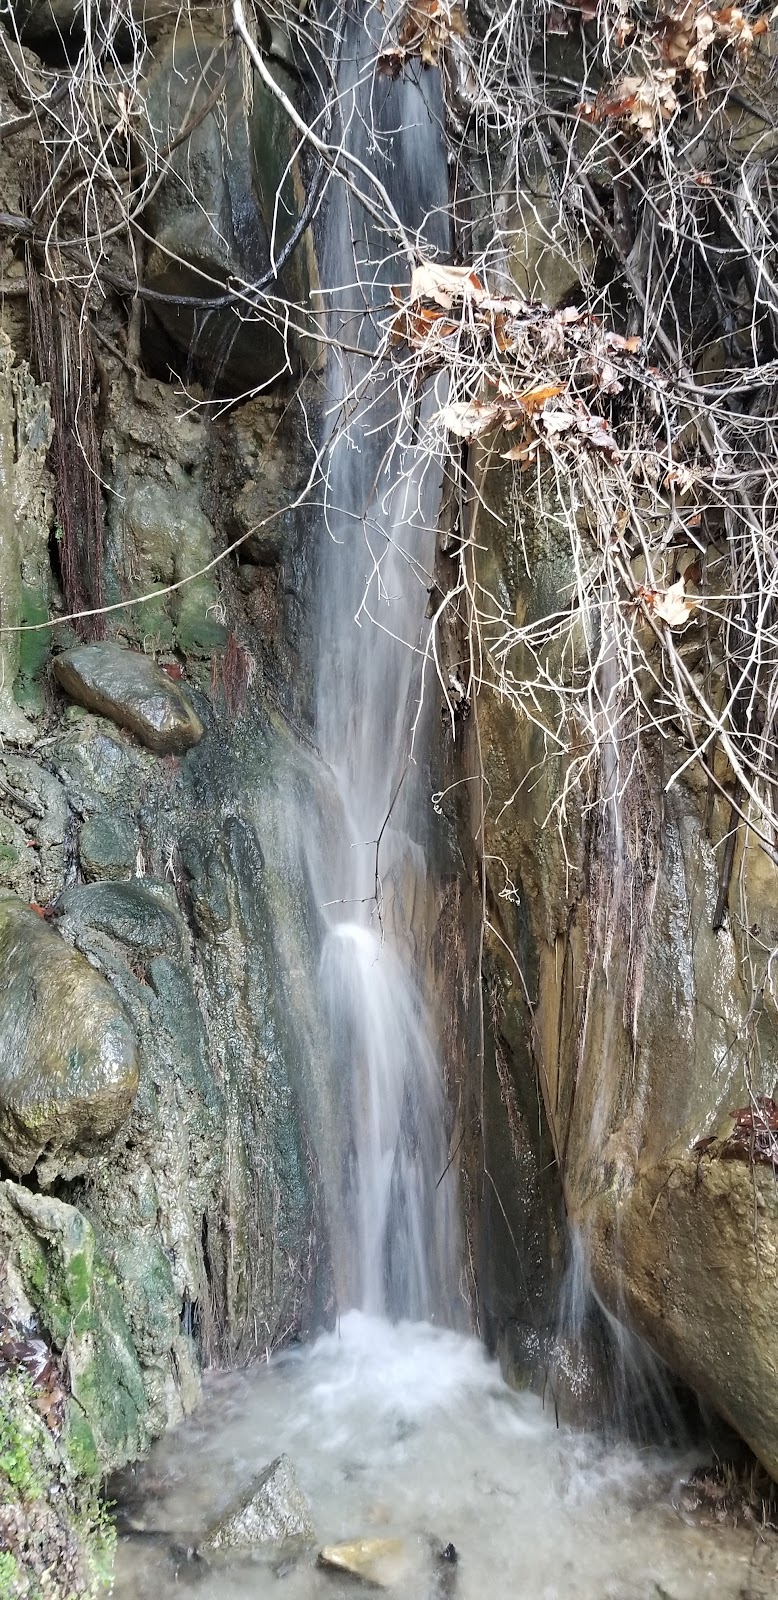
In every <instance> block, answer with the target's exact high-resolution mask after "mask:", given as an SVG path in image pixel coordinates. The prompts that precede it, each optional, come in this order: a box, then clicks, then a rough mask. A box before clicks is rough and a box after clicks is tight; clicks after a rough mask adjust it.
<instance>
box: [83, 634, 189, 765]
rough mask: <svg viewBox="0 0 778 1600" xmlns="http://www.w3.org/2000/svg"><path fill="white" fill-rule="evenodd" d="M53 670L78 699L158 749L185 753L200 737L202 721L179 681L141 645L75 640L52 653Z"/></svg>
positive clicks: (154, 748) (151, 748)
mask: <svg viewBox="0 0 778 1600" xmlns="http://www.w3.org/2000/svg"><path fill="white" fill-rule="evenodd" d="M54 672H55V675H56V678H57V681H58V683H59V684H60V686H61V687H62V688H63V689H64V690H65V691H66V693H67V694H69V695H70V696H71V698H72V699H73V700H76V701H78V703H79V705H82V706H86V708H87V710H89V711H97V712H99V714H100V715H101V716H104V717H110V718H111V720H112V721H113V722H115V723H117V724H118V726H119V727H120V728H129V729H130V731H131V732H132V733H134V734H136V736H137V737H138V738H139V739H140V741H141V743H142V744H145V745H146V746H147V747H148V749H149V750H153V751H155V753H156V754H157V755H183V754H184V753H185V752H186V751H187V750H190V749H191V747H192V745H195V744H198V743H199V741H200V739H202V736H203V726H202V723H201V722H200V719H199V717H198V716H197V714H196V712H195V711H194V710H193V708H192V706H191V705H190V703H189V700H188V699H187V696H186V695H185V694H184V692H183V690H182V689H181V688H180V686H179V684H177V683H175V682H174V681H173V680H172V679H171V678H169V677H168V676H167V674H166V673H164V672H162V670H161V669H160V668H159V667H157V666H156V665H155V663H154V662H153V661H152V660H151V659H150V657H149V656H145V655H142V654H141V653H140V652H139V651H135V650H124V649H123V648H122V647H121V646H120V645H117V644H84V645H78V646H77V647H76V649H75V650H66V651H65V653H64V654H63V655H61V656H57V657H56V658H55V661H54Z"/></svg>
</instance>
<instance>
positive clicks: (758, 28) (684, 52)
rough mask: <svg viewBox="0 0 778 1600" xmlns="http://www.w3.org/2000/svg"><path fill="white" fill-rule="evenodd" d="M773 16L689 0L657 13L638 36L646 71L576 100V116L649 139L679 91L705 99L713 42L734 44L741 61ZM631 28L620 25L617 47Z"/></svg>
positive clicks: (629, 39) (668, 114)
mask: <svg viewBox="0 0 778 1600" xmlns="http://www.w3.org/2000/svg"><path fill="white" fill-rule="evenodd" d="M776 14H777V13H776V11H771V12H765V13H763V14H762V15H760V16H759V17H749V16H747V14H746V13H745V12H744V11H742V10H741V9H740V7H739V6H724V7H723V8H722V9H721V10H716V11H714V10H712V9H711V8H710V7H709V6H707V5H705V4H699V3H697V0H688V3H687V4H685V5H682V6H679V7H677V8H676V9H675V10H673V11H670V12H666V13H664V14H662V15H660V16H659V17H658V19H657V20H656V21H655V22H654V23H653V24H652V25H651V27H650V29H649V31H648V33H647V35H646V36H645V37H642V38H641V41H640V42H641V44H642V46H643V54H644V59H645V61H646V63H647V65H646V68H645V71H644V72H642V73H630V74H627V75H625V76H624V77H622V78H620V79H619V80H618V81H617V83H615V84H614V85H612V86H611V87H609V88H608V89H604V90H601V92H600V93H599V94H598V95H597V97H596V99H594V100H583V101H581V103H580V104H579V106H578V107H577V111H578V114H579V116H581V117H583V119H584V120H585V121H588V122H594V123H599V122H603V121H605V120H615V121H617V122H622V123H623V124H624V125H625V126H626V127H627V128H630V129H632V130H633V131H634V132H636V133H639V134H640V135H641V136H642V137H643V138H645V139H651V138H653V137H654V135H655V133H656V131H657V128H659V127H660V126H661V125H662V124H663V123H667V122H669V121H670V120H671V119H672V117H673V116H674V115H675V113H676V111H677V110H678V107H679V95H681V94H682V93H683V92H685V91H690V92H691V95H692V97H693V99H694V101H695V102H699V101H701V100H703V99H704V98H705V95H706V92H707V85H708V80H709V76H710V72H711V50H712V47H713V45H714V44H717V43H719V44H722V45H724V46H732V47H734V50H735V53H736V55H737V57H738V59H739V60H740V61H743V60H745V59H746V58H747V56H748V55H749V54H750V52H751V50H752V48H753V46H754V42H755V40H757V39H758V38H759V37H760V36H761V35H762V34H764V33H766V32H767V30H768V28H769V27H770V23H771V22H772V20H773V18H774V17H775V16H776ZM584 20H587V19H586V18H585V17H584ZM635 31H636V24H635V23H633V22H626V23H624V24H622V28H621V32H620V35H619V38H618V41H617V42H618V43H619V44H620V45H622V46H623V45H626V44H628V43H632V41H633V36H634V34H635Z"/></svg>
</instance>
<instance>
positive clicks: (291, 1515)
mask: <svg viewBox="0 0 778 1600" xmlns="http://www.w3.org/2000/svg"><path fill="white" fill-rule="evenodd" d="M315 1537H316V1534H315V1532H314V1527H313V1523H312V1521H311V1512H310V1507H309V1505H308V1501H307V1500H306V1498H305V1495H304V1494H303V1492H302V1489H301V1488H300V1486H299V1484H298V1482H297V1478H296V1476H295V1470H294V1466H293V1465H292V1462H291V1461H290V1459H289V1457H288V1456H277V1457H276V1459H275V1461H271V1462H270V1465H269V1466H267V1467H264V1468H263V1470H262V1472H261V1473H260V1474H259V1477H258V1478H255V1479H254V1481H253V1483H252V1484H251V1485H250V1487H249V1489H248V1490H247V1492H246V1493H245V1494H244V1496H243V1498H242V1500H241V1501H240V1503H239V1504H238V1505H237V1506H235V1507H234V1508H233V1509H232V1510H231V1511H228V1512H227V1514H226V1516H224V1517H222V1518H221V1519H220V1521H219V1522H217V1523H216V1524H215V1525H214V1527H213V1528H211V1529H210V1530H209V1532H208V1533H207V1534H206V1537H205V1539H204V1540H203V1548H204V1549H206V1550H229V1549H234V1548H239V1547H240V1546H241V1545H257V1544H282V1543H285V1542H286V1541H287V1540H290V1539H295V1540H302V1541H306V1542H311V1543H312V1542H313V1540H314V1539H315Z"/></svg>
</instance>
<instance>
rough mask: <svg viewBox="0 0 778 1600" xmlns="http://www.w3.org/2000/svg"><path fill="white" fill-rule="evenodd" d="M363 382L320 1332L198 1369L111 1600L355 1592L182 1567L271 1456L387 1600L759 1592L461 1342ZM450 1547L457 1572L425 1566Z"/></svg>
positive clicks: (631, 1459) (395, 657)
mask: <svg viewBox="0 0 778 1600" xmlns="http://www.w3.org/2000/svg"><path fill="white" fill-rule="evenodd" d="M357 36H358V30H357V29H354V30H353V31H352V35H351V38H350V41H347V48H346V49H345V51H344V72H345V73H346V74H348V73H350V74H351V77H350V78H349V79H347V82H346V84H345V86H343V85H342V88H343V89H344V101H343V104H344V120H345V121H347V122H350V124H351V127H350V134H349V138H350V143H351V147H352V149H354V150H356V152H357V153H358V154H359V155H360V156H361V158H362V159H372V160H373V161H374V162H376V163H377V165H378V168H379V170H380V173H381V177H382V180H383V181H384V182H385V183H386V184H387V187H388V188H389V190H390V193H391V194H392V196H393V198H394V200H395V204H396V205H397V208H398V210H399V211H401V212H402V215H403V218H404V220H405V223H406V226H407V227H408V229H409V230H410V231H411V233H414V232H416V231H417V230H418V236H419V238H420V239H422V240H424V241H425V242H426V247H427V248H435V247H436V246H437V247H441V248H445V243H446V239H445V233H444V232H443V227H444V225H443V223H442V221H441V219H442V217H443V215H444V210H445V205H446V201H447V176H446V165H445V160H444V155H443V148H442V141H441V136H440V130H439V125H438V122H437V120H436V116H435V104H434V100H433V99H432V98H431V97H432V95H433V93H434V91H433V90H432V89H431V88H430V82H431V80H432V79H433V78H434V74H429V75H428V80H429V81H428V80H425V84H424V88H423V89H420V88H419V87H418V86H416V85H415V84H413V83H412V82H410V81H406V80H400V81H399V82H398V83H396V84H394V85H391V86H388V85H384V86H383V89H382V92H381V97H380V98H381V103H380V104H379V103H378V101H377V98H376V95H375V93H373V97H372V99H371V98H370V93H369V91H368V92H366V93H362V92H361V91H360V92H358V93H354V95H353V96H352V97H351V98H349V93H350V86H353V84H354V83H355V82H356V79H357V77H358V76H359V70H360V68H359V61H358V59H357V55H358V48H357V45H356V42H355V41H356V40H357ZM349 46H350V47H349ZM373 118H374V119H375V126H373V127H372V128H371V126H370V124H371V120H372V119H373ZM398 129H402V134H401V136H400V135H399V134H395V136H394V137H392V131H393V130H398ZM392 248H393V247H392V246H391V245H389V244H388V243H387V240H386V239H385V238H380V237H379V236H378V235H377V233H376V230H375V228H374V226H373V224H372V223H368V222H367V221H366V220H365V217H364V213H362V212H360V210H359V208H358V206H355V205H354V204H349V203H348V197H347V196H346V195H345V193H343V192H341V194H340V195H339V196H337V197H334V198H333V199H332V201H331V205H330V214H329V220H328V227H327V241H326V248H325V254H324V263H323V272H322V281H323V282H324V283H325V284H328V285H329V286H330V288H331V289H332V288H333V286H335V288H336V292H333V293H332V294H331V317H332V324H333V326H337V327H339V329H340V331H341V332H342V333H343V334H345V335H346V342H347V343H351V344H353V345H356V344H357V343H360V344H361V346H362V348H367V347H369V343H370V338H371V332H370V318H369V316H368V317H365V316H364V315H363V312H364V308H365V307H367V308H370V307H376V306H379V305H382V304H383V303H384V302H385V301H386V299H387V285H388V284H389V283H390V282H391V281H397V278H398V273H399V272H400V271H401V270H404V264H401V267H400V268H398V265H397V262H396V261H395V262H394V263H391V262H390V261H386V260H385V257H386V256H387V252H391V249H392ZM337 286H341V287H340V289H339V290H338V289H337ZM363 371H364V369H363V366H362V365H360V358H358V357H356V358H353V360H351V361H350V362H348V363H347V364H346V365H338V363H337V362H335V361H333V362H332V363H331V365H330V371H329V379H328V389H329V415H330V425H331V427H332V430H333V431H332V448H331V452H330V459H329V474H328V485H327V495H326V513H325V515H324V517H323V523H322V529H321V535H322V537H321V549H320V552H319V565H318V574H317V589H318V611H317V615H316V624H315V653H314V660H313V680H314V683H315V686H316V687H315V737H316V742H317V745H318V748H319V750H320V752H321V756H322V759H323V761H324V762H325V763H326V764H327V766H328V768H329V769H330V771H331V773H332V774H333V775H334V781H335V785H336V789H337V795H338V808H339V815H340V818H341V824H340V827H339V830H338V832H337V836H335V834H333V833H329V834H328V836H327V837H322V836H320V835H317V831H316V828H315V826H314V821H313V819H308V830H307V833H306V838H305V854H306V859H307V864H308V871H309V873H310V877H311V882H312V884H313V888H314V893H315V896H316V899H317V903H318V904H319V906H320V907H321V908H322V949H321V970H320V979H319V981H320V1004H321V1012H322V1016H323V1018H324V1020H325V1022H326V1026H327V1028H328V1030H329V1033H330V1041H331V1047H332V1059H333V1060H334V1061H336V1062H337V1063H339V1066H340V1068H341V1069H342V1072H343V1074H344V1075H345V1078H344V1083H342V1084H340V1085H339V1092H340V1093H341V1102H340V1103H341V1104H343V1105H345V1107H346V1114H345V1117H344V1126H343V1148H342V1151H341V1152H340V1156H339V1159H338V1160H337V1161H336V1162H334V1163H332V1164H331V1166H330V1169H329V1174H330V1175H329V1177H327V1173H326V1171H325V1188H326V1189H327V1191H328V1192H327V1195H326V1199H327V1205H328V1208H329V1212H330V1217H331V1220H332V1228H331V1231H332V1238H333V1256H334V1261H333V1266H334V1273H335V1280H336V1288H337V1297H338V1305H339V1312H340V1315H339V1320H338V1323H337V1326H336V1328H335V1330H334V1331H333V1332H330V1333H325V1334H323V1335H321V1336H320V1337H319V1338H318V1339H317V1340H316V1341H314V1342H313V1343H312V1344H311V1345H309V1346H308V1347H306V1348H303V1349H296V1350H292V1351H287V1352H285V1353H282V1354H280V1355H277V1356H275V1357H273V1358H272V1360H271V1361H270V1362H269V1363H268V1364H267V1366H265V1367H262V1368H258V1369H256V1370H254V1371H251V1372H243V1373H234V1374H230V1375H223V1374H222V1375H217V1374H213V1375H211V1376H210V1377H209V1378H208V1379H207V1381H206V1397H205V1400H204V1402H203V1404H202V1406H201V1407H200V1409H199V1410H198V1412H197V1414H196V1416H195V1417H194V1418H192V1419H190V1420H189V1421H188V1422H187V1423H185V1424H183V1425H182V1426H181V1427H179V1428H178V1429H176V1430H174V1431H173V1432H172V1433H171V1434H169V1435H168V1436H167V1437H165V1438H164V1439H163V1440H162V1441H160V1443H159V1444H158V1445H157V1446H156V1447H155V1449H154V1451H153V1452H152V1455H151V1458H150V1460H149V1461H148V1462H147V1463H146V1464H145V1465H144V1466H143V1467H141V1468H139V1469H138V1471H137V1474H136V1475H135V1478H134V1481H133V1482H132V1484H128V1482H127V1481H125V1484H124V1487H123V1491H122V1502H121V1508H120V1509H121V1519H120V1529H121V1530H122V1537H121V1538H120V1542H119V1550H118V1557H117V1588H116V1593H117V1595H118V1597H119V1600H172V1597H173V1596H177V1597H181V1596H182V1595H183V1596H185V1595H189V1594H191V1595H192V1596H198V1597H199V1600H250V1597H251V1600H261V1597H264V1596H271V1595H273V1596H275V1595H278V1596H284V1595H286V1596H287V1597H288V1600H313V1597H316V1596H322V1600H326V1597H332V1600H337V1597H338V1596H341V1595H343V1596H346V1595H348V1594H352V1595H353V1594H354V1592H355V1590H354V1585H353V1580H346V1579H345V1578H339V1577H338V1576H337V1575H335V1574H333V1573H331V1572H325V1571H324V1570H322V1569H321V1568H320V1567H318V1566H317V1565H316V1561H315V1550H313V1551H306V1552H305V1553H304V1554H302V1556H300V1557H299V1558H298V1559H297V1560H291V1561H287V1560H285V1559H283V1558H279V1554H278V1551H277V1550H276V1551H273V1552H272V1553H271V1554H269V1555H263V1554H262V1553H261V1552H255V1553H254V1554H253V1555H252V1554H251V1553H244V1554H243V1555H241V1554H239V1553H237V1552H231V1553H227V1554H223V1555H222V1556H221V1557H220V1558H219V1559H218V1560H217V1559H216V1558H213V1561H203V1560H198V1559H193V1558H192V1554H191V1552H192V1550H193V1549H195V1548H196V1546H197V1544H198V1541H199V1540H200V1539H201V1538H202V1536H203V1533H204V1531H205V1530H206V1529H207V1527H208V1526H209V1524H211V1523H212V1522H213V1521H214V1520H215V1519H217V1518H218V1516H219V1515H220V1513H221V1512H222V1511H223V1510H224V1509H225V1508H226V1507H228V1506H229V1505H230V1504H231V1503H232V1502H234V1501H235V1499H236V1498H237V1497H238V1495H239V1494H240V1493H241V1492H242V1491H243V1490H244V1489H245V1488H246V1486H247V1485H248V1484H249V1483H250V1482H251V1480H252V1478H253V1477H254V1476H255V1475H256V1474H257V1473H258V1472H259V1470H260V1469H261V1468H262V1466H263V1465H264V1464H265V1463H266V1462H268V1461H269V1460H271V1459H272V1458H274V1457H275V1456H277V1455H279V1454H280V1453H281V1452H287V1453H288V1454H289V1455H290V1456H291V1457H292V1459H293V1461H294V1464H295V1468H296V1471H297V1474H298V1477H299V1480H300V1483H301V1485H302V1488H303V1489H304V1491H305V1493H306V1494H307V1496H308V1499H309V1501H310V1505H311V1509H312V1515H313V1519H314V1522H315V1525H316V1530H317V1537H318V1539H319V1541H320V1542H321V1543H328V1542H333V1541H337V1540H345V1539H353V1538H371V1537H382V1538H383V1537H388V1536H396V1537H398V1538H399V1539H400V1541H401V1542H402V1554H401V1556H399V1557H398V1566H397V1570H396V1572H395V1574H394V1589H395V1592H396V1593H397V1594H399V1595H402V1596H403V1597H404V1600H431V1597H432V1596H434V1595H444V1594H451V1595H456V1596H457V1597H458V1600H502V1597H505V1600H508V1597H509V1596H510V1597H512V1600H739V1597H742V1596H744V1595H748V1596H749V1597H751V1600H762V1597H763V1596H764V1597H765V1600H766V1596H767V1595H768V1594H769V1593H770V1592H772V1591H771V1583H772V1581H773V1580H772V1579H771V1577H770V1574H769V1573H767V1572H766V1571H764V1572H763V1571H762V1559H763V1558H762V1553H761V1548H760V1546H759V1544H758V1541H757V1540H755V1539H754V1538H753V1537H752V1536H751V1535H747V1536H746V1535H744V1534H738V1533H735V1532H729V1531H726V1530H722V1529H717V1530H711V1529H701V1528H698V1527H696V1526H694V1525H692V1524H691V1522H690V1521H689V1519H688V1517H685V1515H684V1514H683V1512H682V1511H681V1510H680V1509H679V1483H680V1481H681V1478H682V1475H683V1473H684V1471H685V1470H686V1469H687V1468H688V1466H689V1465H691V1464H692V1460H691V1458H686V1457H684V1455H683V1453H682V1452H679V1451H675V1452H671V1451H668V1450H659V1449H655V1448H638V1447H637V1446H635V1445H632V1444H627V1443H621V1444H613V1443H610V1444H606V1443H604V1442H603V1441H602V1439H601V1438H599V1437H598V1436H595V1435H594V1434H585V1433H581V1432H575V1431H573V1430H572V1429H569V1428H566V1427H559V1426H557V1424H556V1421H555V1417H554V1413H553V1408H550V1409H549V1408H544V1406H543V1404H542V1403H541V1401H540V1399H538V1398H537V1397H535V1396H532V1395H529V1394H517V1393H515V1392H513V1391H512V1390H510V1389H509V1388H508V1387H507V1385H506V1384H505V1383H504V1382H503V1380H502V1378H501V1376H500V1372H499V1369H498V1367H497V1365H496V1364H495V1362H494V1361H492V1360H491V1359H490V1358H489V1357H488V1355H487V1353H486V1352H485V1350H484V1349H483V1347H482V1346H481V1345H480V1344H479V1343H478V1341H477V1340H476V1339H475V1338H473V1337H472V1336H470V1335H468V1334H467V1333H466V1332H463V1331H461V1330H462V1328H463V1327H464V1326H465V1325H466V1311H465V1307H464V1303H463V1301H462V1298H461V1296H460V1294H459V1288H458V1279H459V1256H460V1251H461V1247H460V1242H459V1237H458V1229H457V1222H456V1217H457V1193H456V1179H455V1174H454V1170H453V1168H452V1169H451V1170H450V1171H449V1172H448V1173H447V1175H446V1176H445V1178H443V1181H440V1180H441V1178H442V1175H443V1173H444V1171H445V1169H446V1165H447V1153H448V1134H447V1125H446V1110H445V1101H444V1092H443V1087H442V1069H441V1063H440V1062H439V1060H438V1059H437V1052H436V1047H435V1041H434V1026H433V1024H432V1021H431V1017H430V1013H429V1012H428V1009H427V1006H426V1005H425V999H424V978H423V974H422V973H421V972H420V971H419V970H418V966H417V963H416V962H415V959H414V951H415V948H416V942H417V941H416V934H415V932H414V930H413V929H412V928H411V927H409V924H408V915H407V910H406V907H407V906H408V905H410V904H418V903H419V896H418V895H415V894H414V893H413V892H412V886H413V884H414V883H417V884H419V885H423V883H424V879H425V875H426V831H427V825H428V824H427V811H428V806H427V801H426V795H425V786H424V743H425V738H426V737H427V729H426V723H425V713H424V709H423V707H422V710H421V713H419V705H420V695H421V686H422V673H421V656H420V653H419V652H420V648H421V647H422V645H423V638H424V613H425V606H426V600H427V595H426V587H427V585H428V584H429V582H430V572H431V567H432V562H433V555H434V531H433V529H434V517H435V503H436V497H437V494H438V491H439V484H438V483H436V482H435V481H434V474H433V473H432V471H431V469H426V470H425V469H424V467H423V463H422V462H421V460H416V459H415V456H414V449H413V421H412V419H411V418H409V419H407V420H406V422H404V423H403V425H402V426H401V427H400V426H398V424H397V421H396V418H394V407H395V404H396V402H395V401H394V400H393V398H392V395H391V392H390V390H389V389H387V391H386V392H385V393H382V392H381V391H380V389H379V387H378V386H377V385H375V384H373V385H372V386H371V387H370V388H368V389H367V390H366V392H365V395H364V397H363V399H362V402H361V405H360V407H359V408H358V409H356V410H354V409H353V408H352V409H351V410H349V409H348V407H346V409H345V410H344V402H345V401H347V397H348V394H349V391H350V390H351V389H353V386H354V384H355V383H356V382H358V381H359V380H360V378H361V377H362V376H363ZM422 403H424V402H422ZM393 418H394V421H393ZM392 439H394V448H393V450H392V451H391V453H390V454H389V455H387V451H388V448H389V445H390V442H391V441H392ZM414 726H415V730H416V731H415V745H414V746H413V750H412V748H411V745H412V730H413V729H414ZM411 754H413V756H414V757H415V759H414V760H413V761H410V762H409V755H411ZM379 837H380V848H378V845H377V841H378V840H379ZM377 880H378V895H377V894H376V889H377ZM449 1542H451V1543H453V1544H454V1545H455V1546H456V1549H457V1553H458V1557H459V1559H458V1561H457V1563H456V1564H455V1565H454V1564H451V1563H441V1562H440V1561H439V1559H438V1558H437V1556H436V1554H435V1551H436V1549H437V1548H439V1547H440V1546H441V1545H446V1544H448V1543H449Z"/></svg>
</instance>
